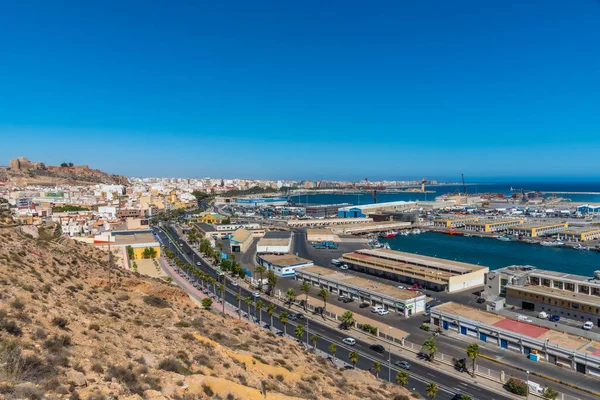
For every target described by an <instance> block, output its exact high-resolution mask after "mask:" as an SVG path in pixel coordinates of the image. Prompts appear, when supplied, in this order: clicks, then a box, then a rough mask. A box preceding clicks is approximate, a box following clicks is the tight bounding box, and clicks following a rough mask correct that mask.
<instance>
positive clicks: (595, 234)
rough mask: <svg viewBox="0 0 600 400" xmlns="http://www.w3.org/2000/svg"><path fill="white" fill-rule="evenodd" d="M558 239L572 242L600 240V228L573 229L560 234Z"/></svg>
mask: <svg viewBox="0 0 600 400" xmlns="http://www.w3.org/2000/svg"><path fill="white" fill-rule="evenodd" d="M558 239H560V240H568V241H572V242H587V241H588V240H596V239H600V228H597V227H592V226H588V227H581V228H573V227H571V228H569V229H568V230H566V231H562V232H558Z"/></svg>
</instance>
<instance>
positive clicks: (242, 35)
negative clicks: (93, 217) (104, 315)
mask: <svg viewBox="0 0 600 400" xmlns="http://www.w3.org/2000/svg"><path fill="white" fill-rule="evenodd" d="M92 3H93V4H92ZM0 37H1V38H2V39H1V40H0V137H1V145H0V164H8V160H9V159H10V158H13V157H17V156H21V155H22V156H27V157H29V158H30V159H32V160H36V161H45V162H47V163H50V164H56V163H60V162H62V161H72V162H74V163H76V164H89V165H90V166H92V167H96V168H100V169H103V170H106V171H108V172H112V173H121V174H126V175H131V176H185V177H204V176H226V177H234V176H238V177H251V178H283V179H285V178H289V179H302V178H309V179H362V178H364V177H365V176H367V177H369V178H371V179H372V180H375V179H384V178H388V179H395V178H397V179H400V178H421V177H426V178H428V179H434V178H446V177H447V178H450V179H456V180H458V179H460V173H462V172H464V173H465V175H466V176H469V177H472V178H473V179H475V178H478V179H482V178H489V179H492V180H493V179H496V178H499V177H515V176H520V177H522V178H531V179H534V178H546V179H548V178H553V177H558V178H562V179H563V180H564V179H570V177H572V178H573V179H578V180H581V179H596V178H599V177H600V1H598V0H576V1H565V0H527V1H522V0H486V1H481V0H472V1H463V0H453V1H448V0H429V1H397V0H390V1H348V0H344V1H307V0H302V1H281V0H277V1H272V2H265V1H247V0H243V1H200V0H193V1H185V2H184V1H176V0H175V1H151V0H150V1H148V0H145V1H134V0H125V1H110V0H109V1H97V2H89V1H61V0H57V1H27V0H19V1H12V2H4V3H3V5H2V6H1V8H0Z"/></svg>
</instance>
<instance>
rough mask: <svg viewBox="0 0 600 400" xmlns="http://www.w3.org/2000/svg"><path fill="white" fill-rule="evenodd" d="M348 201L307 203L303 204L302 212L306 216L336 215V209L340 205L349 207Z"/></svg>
mask: <svg viewBox="0 0 600 400" xmlns="http://www.w3.org/2000/svg"><path fill="white" fill-rule="evenodd" d="M349 206H351V204H350V203H339V204H307V205H305V206H304V210H305V211H304V214H305V215H306V216H307V217H312V218H321V217H336V216H337V215H338V210H339V209H340V208H342V207H349Z"/></svg>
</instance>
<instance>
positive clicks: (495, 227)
mask: <svg viewBox="0 0 600 400" xmlns="http://www.w3.org/2000/svg"><path fill="white" fill-rule="evenodd" d="M523 222H524V221H523V220H522V219H484V220H481V221H474V222H467V223H466V224H465V230H467V231H473V232H488V233H489V232H502V231H505V230H507V229H508V228H511V227H514V226H519V225H522V224H523Z"/></svg>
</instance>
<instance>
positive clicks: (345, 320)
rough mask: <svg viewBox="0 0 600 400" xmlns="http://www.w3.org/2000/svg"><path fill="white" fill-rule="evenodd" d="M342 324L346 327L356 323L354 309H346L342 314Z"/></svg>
mask: <svg viewBox="0 0 600 400" xmlns="http://www.w3.org/2000/svg"><path fill="white" fill-rule="evenodd" d="M342 324H343V325H344V326H345V327H346V329H348V328H349V327H351V326H352V325H354V314H352V311H346V312H345V313H343V314H342Z"/></svg>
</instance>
